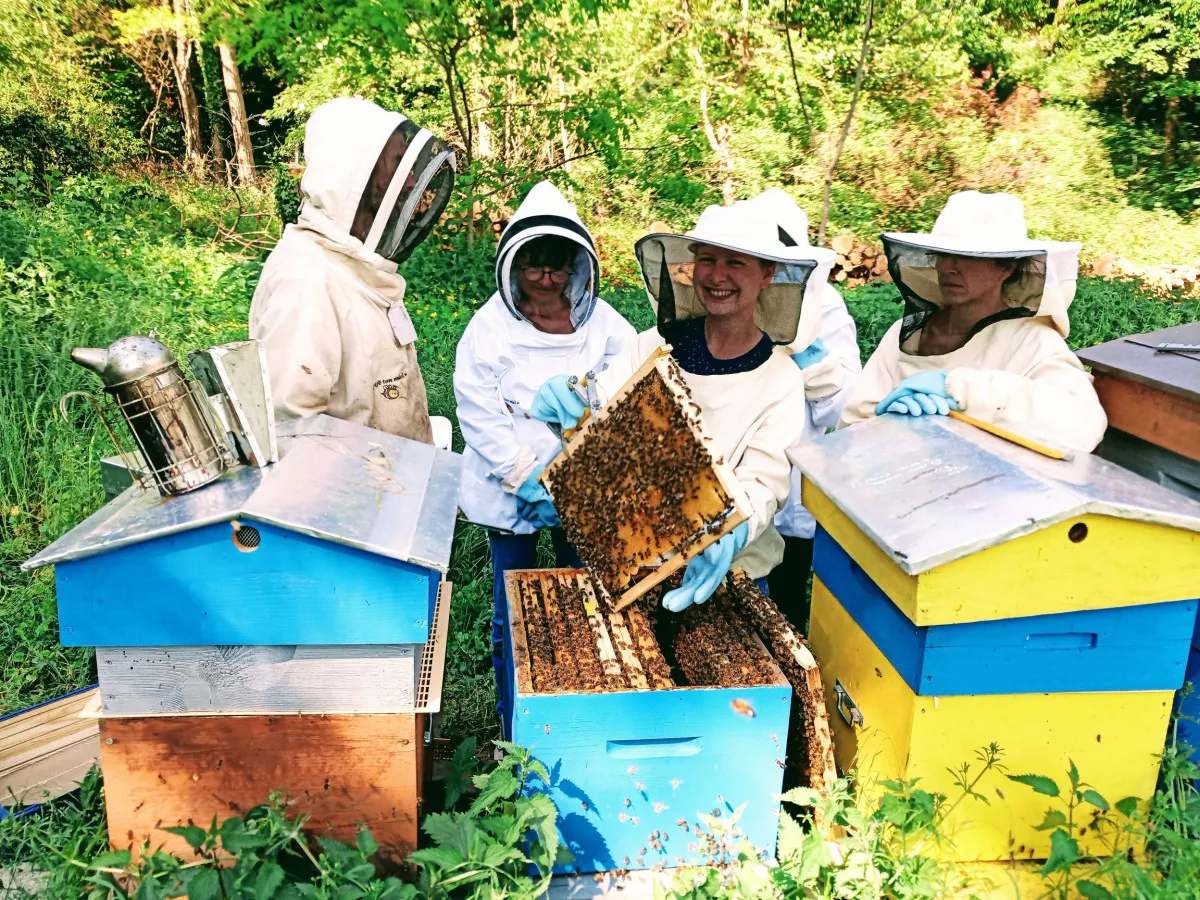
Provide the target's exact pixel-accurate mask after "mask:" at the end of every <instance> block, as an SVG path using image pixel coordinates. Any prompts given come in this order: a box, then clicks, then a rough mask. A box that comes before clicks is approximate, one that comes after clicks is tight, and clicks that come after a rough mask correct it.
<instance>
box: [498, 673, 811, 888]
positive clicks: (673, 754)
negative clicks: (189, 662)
mask: <svg viewBox="0 0 1200 900" xmlns="http://www.w3.org/2000/svg"><path fill="white" fill-rule="evenodd" d="M735 700H737V701H740V702H739V703H738V704H734V702H733V701H735ZM743 703H744V704H749V706H750V707H751V708H753V710H754V713H755V714H754V715H752V716H751V715H747V714H746V709H747V708H746V706H744V705H742V704H743ZM790 704H791V688H790V687H789V686H787V685H784V686H778V687H777V686H760V687H744V688H678V689H675V690H667V691H625V692H619V693H605V694H540V695H534V696H528V697H525V696H521V694H520V691H519V690H518V691H517V696H516V708H515V712H514V714H513V715H512V716H511V719H512V725H511V728H512V737H513V741H515V742H516V743H518V744H522V745H524V746H528V747H531V748H532V750H533V755H534V757H535V758H536V759H538V760H539V761H541V762H542V763H543V764H544V765H545V766H546V769H547V770H548V771H549V772H550V780H551V790H550V796H551V798H552V799H553V800H554V802H555V804H556V805H557V807H558V811H559V831H560V832H561V834H562V838H563V841H564V842H565V843H566V845H567V846H568V847H569V848H570V850H571V852H572V853H574V854H575V862H574V863H572V864H571V865H570V866H568V867H566V868H565V869H564V871H569V870H576V871H582V872H595V871H601V870H605V869H614V868H648V867H652V866H654V865H656V864H660V863H661V864H663V865H666V866H676V865H680V864H681V859H680V858H682V861H684V862H688V863H697V862H702V861H703V859H704V852H705V850H706V849H707V848H706V846H705V843H704V841H703V840H702V838H701V837H699V836H697V834H696V830H695V829H696V826H697V825H700V824H701V823H700V821H699V819H698V816H700V815H710V816H711V815H718V814H719V815H720V816H721V817H722V818H725V819H728V818H729V817H730V816H731V815H732V814H733V812H734V811H735V810H736V809H737V808H738V806H740V805H741V804H742V803H745V807H744V809H742V811H741V815H740V816H739V818H738V820H737V823H736V827H737V828H738V829H740V831H741V836H742V837H745V838H746V839H747V840H749V841H750V843H751V844H753V845H754V846H755V847H756V848H757V849H758V850H760V851H764V852H766V853H768V854H770V855H774V852H775V835H776V830H777V828H778V825H779V803H778V800H777V796H778V794H779V792H780V784H781V779H782V772H783V769H782V768H781V764H782V761H783V756H784V747H785V744H786V741H787V729H788V713H789V710H790V708H791V705H790ZM739 710H740V712H739ZM683 823H686V825H685V824H683ZM701 827H702V830H703V826H701ZM732 843H734V844H736V843H737V839H734V840H733V842H732Z"/></svg>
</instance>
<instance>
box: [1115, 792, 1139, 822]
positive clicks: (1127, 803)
mask: <svg viewBox="0 0 1200 900" xmlns="http://www.w3.org/2000/svg"><path fill="white" fill-rule="evenodd" d="M1139 802H1140V801H1139V800H1138V798H1137V797H1126V798H1125V799H1124V800H1118V801H1117V812H1119V813H1120V814H1121V815H1123V816H1124V817H1125V818H1127V819H1132V818H1133V815H1134V813H1136V812H1137V810H1138V803H1139Z"/></svg>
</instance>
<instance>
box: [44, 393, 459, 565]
mask: <svg viewBox="0 0 1200 900" xmlns="http://www.w3.org/2000/svg"><path fill="white" fill-rule="evenodd" d="M279 439H280V461H279V462H277V463H275V464H273V465H270V466H267V467H266V468H263V469H259V468H255V467H253V466H242V467H239V468H236V469H234V470H233V471H231V472H228V473H227V474H226V475H224V476H223V477H222V478H220V479H218V480H217V481H215V482H214V483H213V484H211V485H209V486H207V487H205V488H202V489H200V490H197V491H192V492H191V493H187V494H181V495H179V496H175V497H167V498H163V497H160V496H159V495H158V494H157V493H148V492H144V491H138V490H137V489H135V488H131V489H129V490H127V491H125V492H124V493H123V494H121V495H120V496H119V497H117V498H116V499H115V500H113V501H112V502H111V503H109V504H107V505H106V506H104V507H102V508H101V509H100V510H98V511H97V512H96V513H94V514H93V515H91V516H90V517H88V518H87V519H85V520H84V521H83V522H82V523H80V524H79V525H78V526H76V527H75V528H73V529H72V530H71V531H69V532H67V533H66V534H65V535H63V536H62V537H61V538H59V539H58V540H57V541H55V542H54V543H53V544H51V545H50V546H49V547H47V548H46V549H44V550H43V551H42V552H41V553H39V554H37V555H36V556H34V557H33V558H32V559H29V560H26V561H25V562H24V563H23V564H22V566H21V568H23V569H26V570H29V569H36V568H39V567H41V566H46V565H53V564H56V563H60V562H66V561H68V560H75V559H83V558H85V557H88V556H95V555H97V554H100V553H107V552H109V551H112V550H116V549H118V548H120V547H125V546H129V545H131V544H137V543H141V542H143V541H148V540H152V539H154V538H159V537H164V536H166V535H170V534H177V533H180V532H183V531H189V530H191V529H193V528H200V527H202V526H204V525H211V524H213V523H216V522H227V521H230V520H232V519H238V520H239V521H240V520H250V521H258V522H264V523H267V524H270V525H276V526H278V527H280V528H286V529H288V530H291V531H295V532H299V533H301V534H307V535H311V536H313V537H318V538H324V539H326V540H329V541H332V542H334V543H338V544H344V545H346V546H348V547H356V548H358V549H360V550H366V551H368V552H370V553H376V554H378V555H380V556H385V557H388V558H390V559H397V560H400V561H402V562H409V563H413V564H415V565H419V566H425V567H427V568H430V569H437V570H438V571H440V572H446V571H447V570H448V568H449V566H450V545H451V542H452V541H453V538H454V522H455V514H456V511H457V506H458V490H459V482H460V480H461V476H462V457H461V456H459V455H458V454H456V453H451V452H449V451H447V450H438V449H436V448H435V447H433V446H431V445H429V444H422V443H419V442H417V441H411V440H408V439H406V438H400V437H396V436H394V435H390V434H386V433H384V432H382V431H376V430H375V429H373V428H367V427H365V426H363V425H356V424H354V423H353V422H345V421H342V420H341V419H334V418H332V417H330V416H325V415H320V416H314V417H312V418H308V419H297V420H293V421H291V422H287V423H284V424H282V425H280V426H279Z"/></svg>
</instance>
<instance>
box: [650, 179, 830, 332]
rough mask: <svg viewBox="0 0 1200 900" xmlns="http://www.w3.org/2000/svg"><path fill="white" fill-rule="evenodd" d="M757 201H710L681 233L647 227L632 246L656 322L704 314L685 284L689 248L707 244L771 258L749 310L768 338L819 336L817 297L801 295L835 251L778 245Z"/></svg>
mask: <svg viewBox="0 0 1200 900" xmlns="http://www.w3.org/2000/svg"><path fill="white" fill-rule="evenodd" d="M758 200H759V198H755V199H754V200H739V201H738V202H736V203H734V204H732V205H730V206H710V207H708V209H706V210H704V212H703V213H702V214H701V216H700V218H699V219H698V220H697V221H696V226H695V227H694V228H693V229H692V230H691V231H689V232H687V233H686V234H666V233H655V234H648V235H646V236H645V237H644V238H642V239H641V240H640V241H638V242H637V244H636V245H635V246H634V252H635V253H636V254H637V259H638V265H639V266H641V270H642V280H643V281H644V282H645V284H646V293H647V295H648V296H649V297H650V305H651V306H653V307H654V311H655V314H656V315H657V316H658V325H659V328H660V329H661V328H662V327H663V326H665V325H669V324H671V323H672V322H678V321H682V320H684V319H696V318H703V317H704V316H706V315H708V313H707V311H706V310H705V309H704V305H703V304H702V303H701V302H700V298H699V297H697V296H696V292H695V289H694V288H693V286H692V263H693V258H694V254H695V248H696V247H698V246H701V245H706V246H712V247H721V248H724V249H726V250H734V251H736V252H738V253H745V254H747V255H749V256H754V257H757V258H758V259H761V260H765V261H767V262H771V263H774V264H775V277H774V279H773V280H772V282H771V284H769V285H767V286H766V287H765V288H763V290H762V291H761V292H760V293H759V295H758V303H757V305H756V307H755V310H754V324H755V325H757V326H758V327H759V328H760V329H762V331H763V333H765V334H766V335H767V337H769V338H770V339H771V340H772V341H774V342H775V343H777V344H793V345H795V346H805V347H807V346H808V345H809V344H811V343H812V342H813V341H814V340H816V339H817V338H818V337H819V336H820V334H821V303H820V297H819V296H816V297H814V298H813V299H812V300H811V302H805V299H806V288H807V286H808V285H809V284H814V285H816V286H818V287H819V286H820V285H822V284H823V283H824V282H825V281H826V280H828V278H829V271H830V269H831V268H832V267H833V262H834V259H835V258H836V255H835V254H834V253H833V251H831V250H825V249H823V248H820V247H809V246H802V245H796V246H790V247H789V246H787V245H785V244H784V242H783V241H782V240H780V236H779V228H778V226H777V224H776V222H775V221H774V218H773V217H772V216H769V215H767V214H766V213H765V211H764V209H763V208H762V205H761V204H760V203H759V202H758Z"/></svg>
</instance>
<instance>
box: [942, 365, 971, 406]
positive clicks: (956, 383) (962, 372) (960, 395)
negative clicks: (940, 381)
mask: <svg viewBox="0 0 1200 900" xmlns="http://www.w3.org/2000/svg"><path fill="white" fill-rule="evenodd" d="M973 371H974V370H973V369H951V370H950V371H949V372H947V373H946V394H947V395H948V396H949V397H950V399H952V400H955V401H957V403H958V409H959V412H966V410H967V402H968V400H969V398H970V394H971V392H970V390H968V385H969V383H970V377H971V372H973Z"/></svg>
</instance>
